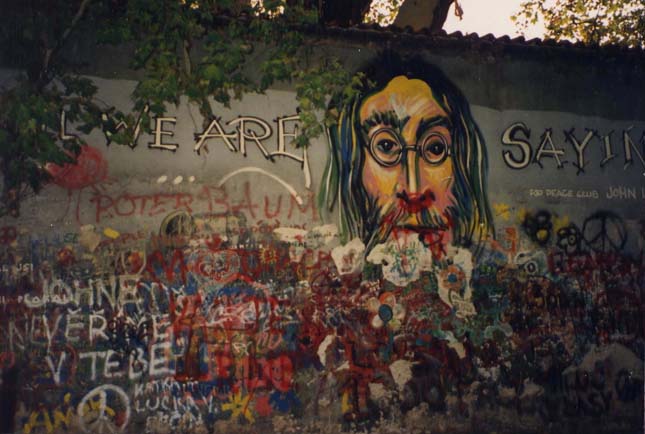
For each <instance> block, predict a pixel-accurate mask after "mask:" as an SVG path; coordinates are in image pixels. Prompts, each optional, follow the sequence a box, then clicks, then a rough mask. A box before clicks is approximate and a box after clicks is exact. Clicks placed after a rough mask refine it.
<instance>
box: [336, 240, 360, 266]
mask: <svg viewBox="0 0 645 434" xmlns="http://www.w3.org/2000/svg"><path fill="white" fill-rule="evenodd" d="M364 254H365V244H363V242H362V241H361V240H360V239H359V238H354V239H353V240H352V241H350V242H349V243H347V244H345V245H344V246H338V247H335V248H334V249H332V251H331V258H332V259H333V260H334V264H336V268H337V269H338V272H339V273H340V274H354V273H358V272H360V271H361V270H362V269H363V265H364V264H365V260H364V258H363V255H364Z"/></svg>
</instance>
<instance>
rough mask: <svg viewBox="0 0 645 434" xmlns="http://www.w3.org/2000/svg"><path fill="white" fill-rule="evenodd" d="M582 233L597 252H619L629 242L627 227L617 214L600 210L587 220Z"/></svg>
mask: <svg viewBox="0 0 645 434" xmlns="http://www.w3.org/2000/svg"><path fill="white" fill-rule="evenodd" d="M582 233H583V236H584V239H585V241H586V242H587V244H588V245H589V247H590V248H591V249H592V250H593V251H594V252H596V253H599V252H610V251H615V252H618V251H620V250H622V249H623V247H625V243H626V242H627V227H626V226H625V222H623V219H622V218H620V217H619V216H618V215H617V214H614V213H613V212H611V211H598V212H596V213H594V214H592V215H591V216H589V217H588V218H587V220H585V222H584V224H583V226H582Z"/></svg>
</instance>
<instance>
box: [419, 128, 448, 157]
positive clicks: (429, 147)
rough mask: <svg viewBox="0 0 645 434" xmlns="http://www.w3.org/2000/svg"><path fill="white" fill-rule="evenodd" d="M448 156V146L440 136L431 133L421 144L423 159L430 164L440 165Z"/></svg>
mask: <svg viewBox="0 0 645 434" xmlns="http://www.w3.org/2000/svg"><path fill="white" fill-rule="evenodd" d="M447 156H448V144H447V143H446V139H444V138H443V136H442V135H440V134H437V133H433V134H430V135H429V136H427V137H426V139H425V141H424V142H423V158H424V159H425V160H426V161H427V162H428V163H430V164H439V163H442V162H443V161H444V160H445V159H446V157H447Z"/></svg>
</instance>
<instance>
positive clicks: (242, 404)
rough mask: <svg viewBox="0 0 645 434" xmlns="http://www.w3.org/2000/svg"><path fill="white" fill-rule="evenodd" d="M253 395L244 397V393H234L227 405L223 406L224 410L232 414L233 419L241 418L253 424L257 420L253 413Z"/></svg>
mask: <svg viewBox="0 0 645 434" xmlns="http://www.w3.org/2000/svg"><path fill="white" fill-rule="evenodd" d="M250 401H251V395H246V396H242V391H241V390H240V391H237V392H236V393H234V394H233V395H232V396H231V397H230V399H229V401H228V402H227V403H225V404H222V410H224V411H230V412H231V419H232V420H236V419H238V418H239V417H240V416H244V418H245V419H246V420H247V421H249V422H250V423H253V422H254V421H255V418H254V417H253V413H252V412H251V408H250V407H251V402H250Z"/></svg>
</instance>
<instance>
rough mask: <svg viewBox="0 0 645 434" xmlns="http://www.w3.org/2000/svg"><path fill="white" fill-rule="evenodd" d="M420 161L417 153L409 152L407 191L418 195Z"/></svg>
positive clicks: (406, 177)
mask: <svg viewBox="0 0 645 434" xmlns="http://www.w3.org/2000/svg"><path fill="white" fill-rule="evenodd" d="M418 182H419V161H418V156H417V153H416V152H414V151H410V150H408V152H406V154H405V183H406V184H405V186H406V188H405V190H406V191H407V192H408V193H409V194H416V193H417V190H418V188H419V184H418Z"/></svg>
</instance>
